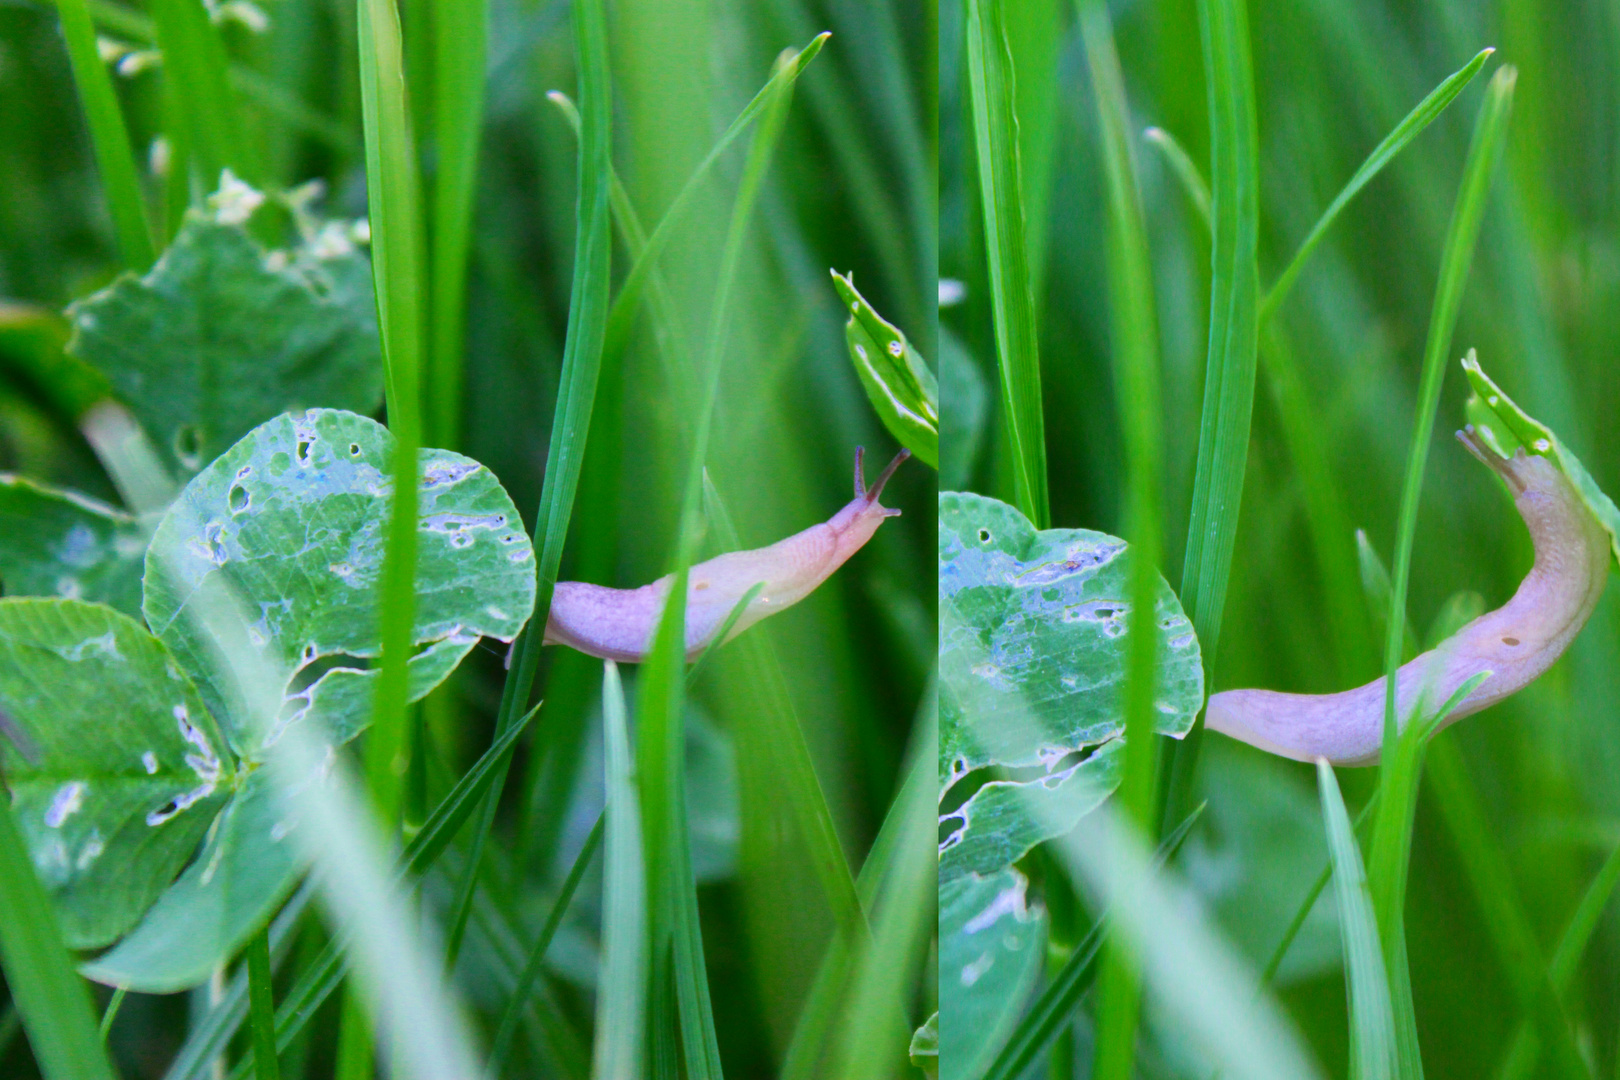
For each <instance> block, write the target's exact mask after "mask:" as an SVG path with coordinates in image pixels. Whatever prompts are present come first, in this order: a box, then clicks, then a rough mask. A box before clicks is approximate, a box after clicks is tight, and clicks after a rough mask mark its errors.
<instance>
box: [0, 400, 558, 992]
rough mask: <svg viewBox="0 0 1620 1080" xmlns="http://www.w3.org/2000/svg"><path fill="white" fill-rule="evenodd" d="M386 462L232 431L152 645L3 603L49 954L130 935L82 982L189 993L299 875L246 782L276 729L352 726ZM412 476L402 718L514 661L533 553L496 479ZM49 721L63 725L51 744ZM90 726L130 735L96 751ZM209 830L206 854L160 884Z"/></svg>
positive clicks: (366, 646)
mask: <svg viewBox="0 0 1620 1080" xmlns="http://www.w3.org/2000/svg"><path fill="white" fill-rule="evenodd" d="M391 450H392V438H391V436H390V435H389V434H388V433H387V432H386V431H385V430H384V429H383V428H382V427H381V426H380V425H378V424H376V423H375V422H373V421H371V420H367V419H365V418H363V417H359V416H355V415H353V414H350V413H342V412H336V411H331V410H311V411H310V412H307V413H305V414H303V415H302V416H300V417H298V418H292V417H278V418H277V419H274V420H271V421H269V422H267V423H266V424H263V425H261V426H260V427H259V428H257V429H255V430H254V431H252V432H250V433H249V434H248V435H247V436H246V437H245V438H244V439H243V440H242V441H241V442H240V443H238V444H237V445H236V446H235V447H233V448H231V450H230V451H229V452H228V453H226V454H225V455H223V456H222V457H221V458H219V459H218V460H217V461H215V462H214V463H213V464H212V465H210V466H209V467H208V468H207V469H205V470H203V471H202V472H201V473H199V474H198V475H197V476H196V477H195V478H194V479H193V480H192V481H191V483H190V484H188V485H187V486H186V488H185V490H184V491H183V492H182V493H181V495H180V497H179V499H177V500H176V502H175V504H174V506H173V507H171V508H170V510H169V512H168V514H167V515H166V516H165V517H164V520H163V521H162V523H161V524H160V525H159V526H158V528H157V531H156V534H155V536H154V540H153V545H152V547H151V549H150V550H149V551H148V553H147V573H146V578H145V583H144V585H145V602H144V611H145V614H146V617H147V620H148V622H149V623H150V625H151V626H152V627H153V629H154V631H155V635H156V636H155V637H154V636H153V635H150V634H148V633H147V632H146V631H145V629H143V628H142V627H140V626H139V625H138V624H137V623H135V622H133V621H132V620H130V619H128V618H127V617H125V616H121V615H117V614H115V613H113V612H112V611H110V610H108V609H106V608H102V607H97V606H92V605H88V604H83V603H79V602H75V601H64V600H55V601H43V600H9V601H5V602H4V604H3V605H0V610H3V611H4V614H5V618H6V620H7V621H9V622H11V624H12V625H11V626H9V627H8V629H7V634H8V641H9V642H10V643H11V652H10V654H9V655H8V656H7V662H6V663H5V664H0V673H3V676H4V682H0V708H4V709H5V710H6V712H7V713H8V714H9V715H12V716H14V717H15V718H16V721H17V723H18V724H19V726H20V727H21V729H22V731H23V733H24V735H25V737H26V739H27V741H28V742H29V743H30V744H31V746H32V747H33V748H34V749H35V751H36V754H37V756H36V757H35V759H33V760H26V759H25V760H22V761H20V762H18V763H16V764H13V765H11V766H10V767H9V768H8V772H10V773H11V774H12V775H13V776H14V777H15V779H14V784H15V785H16V787H15V790H16V792H17V793H18V797H19V798H20V799H21V800H22V801H21V802H20V803H19V805H20V806H25V807H26V808H27V809H26V810H25V812H24V814H23V819H22V820H23V822H24V836H25V838H26V839H27V841H28V843H29V845H30V849H31V850H32V851H33V852H34V857H35V860H36V864H37V865H39V866H40V868H41V870H42V872H44V873H45V874H46V880H47V882H48V883H49V884H50V886H51V887H52V889H53V891H54V892H55V893H56V894H57V895H58V900H59V903H60V905H61V907H62V910H63V912H64V915H65V916H66V918H67V924H66V925H67V934H68V940H69V942H70V943H72V944H74V945H77V946H78V947H91V946H99V945H104V944H107V943H109V942H111V941H113V940H114V939H116V938H118V937H120V936H121V935H123V934H124V932H125V931H126V930H129V929H130V927H131V924H133V923H135V922H136V920H137V919H139V920H140V924H139V925H138V926H136V927H135V929H134V930H133V931H132V932H131V933H130V934H129V935H128V936H127V937H124V940H122V941H121V942H120V943H119V944H118V945H117V946H116V947H115V948H114V949H113V950H111V951H110V952H108V953H107V954H105V955H103V956H101V957H100V958H98V959H97V960H95V961H94V962H92V964H91V965H90V966H89V967H88V968H87V970H88V971H89V972H90V973H91V974H92V975H93V976H94V977H96V978H100V979H103V980H105V981H107V982H109V983H113V984H115V985H120V986H130V987H136V988H145V989H153V990H172V989H177V988H180V987H184V986H189V985H193V984H195V983H196V982H198V981H200V980H201V979H202V978H204V977H206V975H207V974H208V972H209V971H210V970H211V969H212V967H213V966H214V965H215V964H217V963H219V962H220V961H221V960H223V959H224V958H226V957H228V956H229V955H231V953H232V952H234V951H235V949H236V948H237V947H239V946H240V945H241V944H242V942H243V941H245V940H246V939H247V937H249V936H250V935H251V934H252V933H254V932H255V931H256V930H257V929H258V928H260V927H262V926H263V924H264V922H265V920H266V919H267V918H268V917H269V915H270V913H271V912H272V911H273V909H274V906H275V905H276V904H277V903H279V901H280V900H281V899H282V898H284V897H285V896H286V895H287V893H288V892H289V891H290V890H291V888H292V886H293V884H294V883H295V882H296V879H297V875H298V873H299V872H300V870H301V867H302V860H301V859H300V858H299V856H298V854H297V847H296V845H295V844H293V843H291V842H285V841H287V840H288V836H289V834H290V832H291V830H292V829H293V828H294V827H295V825H296V821H295V820H293V819H292V818H290V817H289V816H288V812H287V809H286V808H285V807H284V806H283V805H282V803H281V800H280V798H279V796H278V795H277V794H276V793H275V790H274V789H273V787H272V786H271V785H270V783H269V782H268V779H267V774H266V773H265V772H263V771H252V769H254V768H256V767H257V766H258V765H260V764H262V763H263V762H264V760H265V755H266V751H267V750H268V748H269V747H270V746H272V745H274V743H275V742H276V741H277V740H278V739H279V738H280V737H281V735H282V732H283V731H284V730H285V728H286V726H287V725H293V724H296V725H298V726H299V727H300V729H301V730H307V731H309V732H312V733H314V734H315V736H316V737H317V738H319V739H321V740H323V741H324V742H326V743H328V744H331V745H341V744H342V743H343V742H346V741H347V740H348V739H350V738H353V737H354V735H356V734H358V733H359V731H361V730H362V729H363V728H364V727H365V726H366V723H367V722H368V720H369V718H370V698H371V695H372V691H371V687H372V685H373V684H374V681H375V679H376V672H375V671H370V670H366V669H365V667H366V665H365V661H366V659H367V658H374V657H376V656H377V654H378V652H379V630H378V616H377V610H376V607H375V605H376V592H375V589H374V584H375V581H376V579H377V577H378V576H379V571H380V567H381V564H382V551H381V547H382V543H383V540H382V537H383V526H384V523H385V522H386V520H387V514H388V507H389V502H390V500H389V490H388V484H387V481H386V477H385V474H384V472H383V468H384V467H385V466H386V464H387V462H388V456H389V454H390V452H391ZM421 473H422V495H421V507H422V516H421V518H420V522H419V530H420V532H421V534H422V537H423V538H422V551H423V558H422V559H421V561H420V562H419V564H418V577H417V580H416V589H415V591H416V594H417V595H418V596H419V598H420V603H419V604H418V607H417V611H418V621H417V623H416V625H415V627H414V629H413V634H412V636H413V640H414V641H415V643H416V644H418V645H420V646H424V648H423V649H422V651H421V652H420V653H419V654H418V655H417V656H416V657H415V658H414V659H413V662H412V671H411V675H412V687H411V690H412V696H413V697H421V696H422V695H423V694H425V693H426V692H427V691H428V690H430V689H432V688H433V687H434V686H435V685H437V684H438V683H439V682H441V681H442V680H443V679H444V678H445V676H447V675H448V674H449V672H450V671H451V670H452V669H453V668H454V667H455V666H456V664H457V663H459V662H460V660H461V658H462V657H464V656H465V655H466V653H467V651H468V650H470V649H471V648H472V646H473V645H474V644H475V643H476V642H477V640H478V638H479V637H480V636H481V635H483V634H486V633H487V634H488V635H489V636H492V637H497V638H499V639H502V640H511V639H512V638H513V637H514V636H515V635H516V633H517V631H518V629H519V628H520V627H521V626H522V624H523V621H524V616H525V614H526V612H527V609H528V607H529V605H530V604H531V603H532V599H531V598H532V596H533V588H534V581H533V576H532V573H533V571H532V569H531V568H532V566H533V553H532V550H531V549H530V548H529V546H528V543H527V539H526V537H525V536H524V535H523V533H522V531H521V530H520V529H519V528H518V527H517V525H516V522H517V511H516V509H515V508H514V507H513V506H512V504H511V501H510V499H508V498H507V496H506V494H505V492H504V491H502V490H501V488H500V485H499V484H498V483H497V482H496V481H495V479H494V477H493V475H492V474H490V473H489V471H488V470H486V469H484V468H483V467H481V466H479V465H477V464H476V463H475V462H473V461H471V460H469V459H467V458H463V457H461V456H460V455H456V454H451V453H450V452H448V451H426V452H424V453H423V455H422V466H421ZM222 587H223V589H224V590H225V595H227V596H228V597H230V598H231V600H232V601H234V603H235V604H237V605H239V606H240V610H241V612H242V622H241V624H240V625H239V632H240V634H241V640H240V641H239V642H227V643H223V644H226V645H232V646H240V647H245V648H249V649H251V650H252V651H253V653H254V654H256V655H257V657H258V658H259V661H260V662H261V663H262V664H263V665H264V667H265V668H266V669H267V670H268V671H269V672H270V673H271V677H272V678H274V679H276V680H279V681H281V683H282V684H284V689H282V690H281V691H280V701H281V710H280V712H279V714H277V715H275V716H273V717H264V716H262V715H261V714H259V713H258V712H257V711H256V710H255V709H254V708H253V707H252V706H251V704H250V702H251V694H250V688H249V687H248V686H246V685H244V684H243V683H242V682H241V681H240V680H241V675H240V673H239V672H238V671H236V670H235V669H234V668H233V667H232V666H231V664H230V662H229V660H228V659H227V657H228V656H229V655H230V653H229V651H228V649H227V650H222V649H221V648H220V647H219V644H216V641H215V639H214V637H213V631H215V630H216V629H217V626H218V620H217V618H214V619H211V618H210V615H209V613H208V612H207V611H206V610H203V611H199V610H198V607H199V605H206V603H207V597H208V596H209V595H211V593H214V594H217V592H218V591H219V590H220V589H221V588H222ZM254 613H256V614H257V616H258V617H257V619H252V618H251V616H252V615H253V614H254ZM214 614H216V615H217V613H214ZM46 687H48V688H50V689H49V692H44V691H43V689H42V688H46ZM64 705H65V707H66V708H68V709H70V710H72V711H70V712H69V713H68V714H67V716H69V717H77V718H78V719H77V720H75V721H73V722H69V723H67V724H65V725H64V723H63V719H62V715H61V710H62V709H63V707H64ZM107 716H118V717H120V718H121V719H122V720H124V721H125V723H126V726H125V727H123V728H120V729H117V730H116V731H115V732H114V733H113V734H112V736H111V737H109V735H108V733H107V731H106V728H105V717H107ZM216 722H217V723H218V725H219V726H218V727H216V726H215V725H216ZM91 730H95V731H97V732H98V733H99V734H98V737H90V736H89V734H88V733H89V732H90V731H91ZM227 741H228V744H229V747H230V749H227ZM232 750H234V756H233V754H232V752H231V751H232ZM10 752H11V753H16V751H10ZM238 760H240V761H242V762H243V763H245V764H246V765H248V766H249V769H248V770H239V769H238V765H237V762H238ZM222 807H223V808H222ZM216 812H218V814H219V817H218V820H217V822H214V816H215V813H216ZM211 822H214V825H213V828H212V829H210V828H209V826H210V823H211ZM153 830H160V831H159V832H157V833H156V834H154V833H153ZM205 830H206V831H207V832H208V838H207V842H206V843H205V844H204V846H203V850H202V853H201V854H200V855H199V856H198V858H197V860H196V861H195V862H194V863H193V864H192V865H191V867H190V869H189V870H187V871H186V873H185V874H183V875H182V876H181V877H180V879H179V880H178V881H176V882H174V884H173V885H170V884H169V883H170V881H171V880H172V879H173V878H174V875H175V873H176V872H177V871H178V870H179V869H180V868H181V867H182V866H184V865H185V863H186V861H187V860H188V858H189V857H190V856H191V855H192V853H193V850H194V848H195V847H196V845H197V842H198V840H199V839H200V838H201V837H202V836H203V833H204V831H205ZM154 835H156V837H157V838H158V839H157V842H154V840H153V836H154ZM160 894H161V895H160ZM154 901H155V903H154ZM148 908H150V909H151V910H150V911H148V910H147V909H148ZM143 914H144V918H142V916H143Z"/></svg>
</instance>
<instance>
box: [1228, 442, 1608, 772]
mask: <svg viewBox="0 0 1620 1080" xmlns="http://www.w3.org/2000/svg"><path fill="white" fill-rule="evenodd" d="M1457 438H1458V439H1460V440H1461V441H1462V443H1463V445H1464V446H1466V447H1467V448H1468V449H1469V450H1470V451H1471V452H1472V453H1473V455H1474V456H1475V457H1477V458H1479V460H1480V461H1482V462H1484V463H1485V464H1486V465H1488V466H1490V467H1491V468H1492V469H1493V470H1495V471H1496V473H1497V474H1498V475H1499V476H1501V477H1502V479H1503V480H1504V481H1505V482H1506V483H1507V485H1508V488H1509V489H1510V490H1511V491H1512V492H1513V496H1514V499H1513V502H1514V506H1515V507H1517V509H1518V511H1519V515H1520V516H1521V517H1523V518H1524V523H1525V525H1526V526H1527V527H1528V528H1529V530H1530V540H1531V543H1532V544H1533V545H1534V547H1535V564H1534V565H1533V566H1532V567H1531V568H1530V573H1529V574H1528V575H1526V576H1525V579H1524V581H1523V582H1521V583H1520V585H1519V591H1518V592H1516V593H1514V594H1513V598H1512V599H1511V600H1509V601H1508V602H1507V603H1506V604H1504V605H1503V606H1502V607H1500V608H1497V609H1496V610H1495V611H1489V612H1486V613H1485V614H1484V615H1481V616H1480V617H1479V618H1477V619H1475V620H1473V621H1472V622H1470V623H1468V624H1467V625H1466V626H1464V627H1463V628H1462V629H1461V630H1459V631H1457V633H1455V634H1454V635H1452V636H1451V637H1450V638H1447V639H1446V640H1445V641H1444V642H1442V643H1441V644H1440V645H1438V646H1437V647H1435V648H1434V649H1431V650H1429V651H1428V652H1426V653H1424V654H1423V655H1421V656H1419V657H1416V658H1415V659H1413V660H1411V661H1408V662H1407V663H1406V664H1404V665H1403V666H1402V667H1401V668H1400V670H1399V671H1397V672H1396V677H1395V688H1396V689H1395V702H1396V704H1395V712H1396V717H1397V718H1398V720H1399V722H1400V723H1402V724H1404V723H1406V722H1407V720H1408V717H1409V714H1410V713H1411V711H1412V708H1413V706H1414V705H1415V704H1416V703H1417V702H1418V699H1419V695H1420V694H1421V695H1422V700H1423V703H1424V710H1425V712H1426V713H1429V714H1431V715H1432V713H1433V712H1434V710H1436V709H1438V707H1439V706H1440V705H1441V704H1443V703H1444V702H1446V701H1447V700H1449V699H1450V697H1451V695H1452V694H1453V693H1454V692H1455V691H1456V690H1457V689H1459V688H1460V687H1461V686H1462V684H1463V683H1465V682H1467V681H1468V679H1470V678H1471V677H1473V676H1474V675H1477V674H1479V673H1480V672H1483V671H1488V672H1490V676H1489V677H1488V678H1486V680H1485V681H1484V682H1483V683H1481V684H1480V685H1479V686H1477V687H1475V688H1474V690H1473V691H1472V692H1470V693H1469V694H1468V696H1467V697H1465V698H1463V700H1462V701H1461V702H1460V703H1459V704H1458V705H1457V708H1456V709H1455V710H1454V711H1453V712H1452V713H1451V714H1450V715H1449V716H1447V717H1446V719H1445V721H1444V724H1443V725H1442V726H1445V725H1449V724H1452V723H1455V722H1456V721H1458V720H1461V719H1462V718H1463V717H1465V716H1468V715H1470V714H1472V713H1476V712H1479V711H1480V710H1481V709H1483V708H1485V707H1486V706H1487V705H1493V704H1495V703H1496V702H1498V701H1501V700H1502V699H1503V698H1505V697H1508V696H1509V695H1511V694H1513V693H1514V692H1516V691H1518V690H1519V689H1521V688H1522V687H1524V686H1526V685H1528V684H1529V683H1530V682H1531V681H1533V680H1534V679H1535V678H1536V677H1537V676H1538V675H1540V674H1541V673H1542V672H1544V671H1546V670H1547V669H1548V668H1549V667H1551V666H1552V663H1553V661H1555V660H1557V659H1558V657H1559V656H1560V655H1561V654H1562V653H1563V651H1564V649H1565V648H1566V647H1567V646H1568V645H1569V643H1570V642H1571V641H1572V640H1574V638H1575V635H1576V634H1577V633H1578V632H1579V631H1580V629H1581V627H1582V626H1584V625H1585V624H1586V620H1587V618H1588V617H1589V616H1590V615H1591V614H1592V609H1593V608H1595V607H1596V606H1597V602H1598V598H1599V597H1601V596H1602V595H1603V587H1604V585H1605V583H1606V582H1607V581H1608V575H1609V560H1610V557H1611V556H1610V538H1609V534H1608V533H1607V532H1606V531H1605V530H1604V528H1603V526H1602V525H1600V524H1599V523H1598V520H1597V518H1596V517H1595V516H1594V515H1593V513H1592V511H1591V509H1590V508H1589V507H1588V506H1587V505H1586V503H1585V501H1584V500H1582V498H1581V496H1580V495H1579V494H1578V493H1577V492H1576V491H1575V488H1574V487H1573V486H1572V485H1571V484H1570V482H1569V480H1568V478H1567V477H1565V476H1564V474H1563V473H1562V472H1561V471H1560V470H1559V468H1558V467H1557V466H1556V465H1555V464H1553V463H1552V462H1551V461H1549V460H1547V459H1546V458H1544V457H1537V456H1530V455H1527V454H1526V453H1525V452H1524V450H1523V448H1520V449H1519V450H1517V451H1516V452H1515V453H1514V455H1513V456H1512V457H1511V458H1502V457H1499V456H1498V455H1497V454H1496V453H1494V452H1493V451H1491V450H1490V449H1489V448H1488V447H1486V446H1485V445H1484V444H1483V443H1481V442H1480V441H1479V439H1478V438H1476V437H1475V435H1474V429H1473V427H1472V426H1470V427H1469V428H1468V430H1467V431H1466V432H1458V433H1457ZM1205 716H1206V719H1205V723H1206V724H1207V726H1208V727H1209V728H1211V729H1212V730H1214V731H1219V732H1223V733H1225V734H1227V735H1230V736H1232V738H1234V739H1241V740H1242V741H1244V742H1246V743H1249V744H1251V745H1253V746H1258V747H1259V748H1260V749H1262V750H1268V751H1270V752H1271V753H1273V754H1281V755H1282V756H1283V757H1289V758H1294V759H1296V760H1299V761H1313V760H1315V759H1317V758H1326V759H1327V760H1328V761H1330V762H1332V763H1333V764H1335V765H1372V764H1376V763H1377V761H1378V757H1379V753H1380V751H1381V748H1382V743H1383V726H1384V680H1383V679H1382V678H1379V679H1375V680H1374V681H1372V682H1370V683H1368V684H1367V685H1365V686H1362V687H1358V688H1357V689H1355V690H1346V691H1344V692H1343V693H1338V694H1319V695H1313V694H1281V693H1276V692H1274V691H1271V690H1225V691H1222V692H1221V693H1218V694H1214V695H1212V696H1211V697H1210V699H1209V706H1208V709H1207V712H1206V714H1205Z"/></svg>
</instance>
